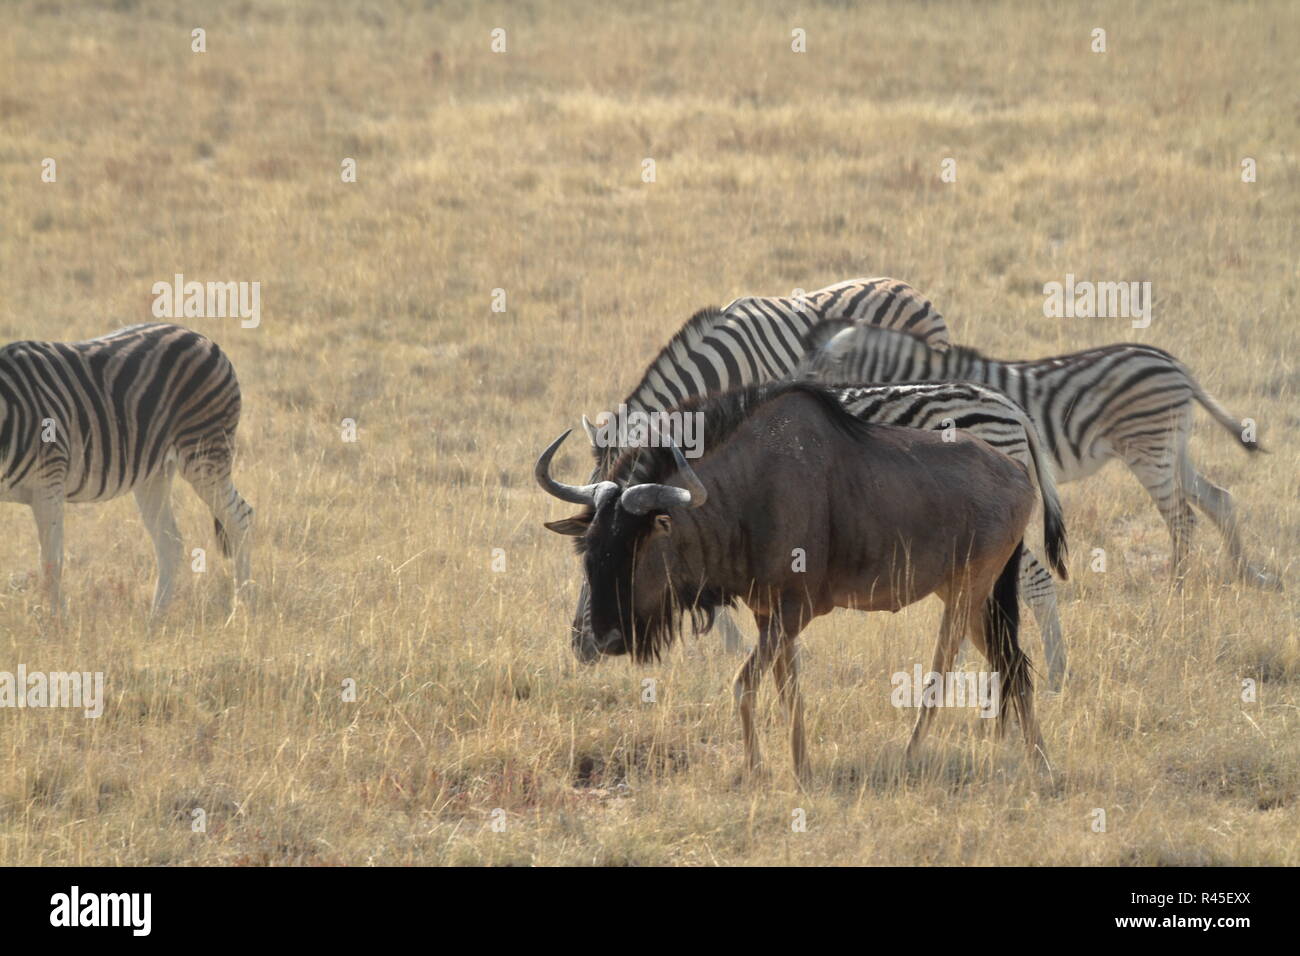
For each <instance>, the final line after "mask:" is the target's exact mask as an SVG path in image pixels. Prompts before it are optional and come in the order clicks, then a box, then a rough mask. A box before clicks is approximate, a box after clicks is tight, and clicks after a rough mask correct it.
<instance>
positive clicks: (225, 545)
mask: <svg viewBox="0 0 1300 956" xmlns="http://www.w3.org/2000/svg"><path fill="white" fill-rule="evenodd" d="M212 524H213V525H214V526H215V527H216V529H217V542H218V543H219V544H220V545H221V554H222V557H226V558H228V557H230V536H229V535H227V534H226V526H225V525H223V524H222V523H221V519H220V518H213V519H212Z"/></svg>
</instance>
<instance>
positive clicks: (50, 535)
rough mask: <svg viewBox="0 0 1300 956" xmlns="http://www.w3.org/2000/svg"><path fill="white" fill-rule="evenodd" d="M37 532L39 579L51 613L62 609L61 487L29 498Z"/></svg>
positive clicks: (54, 613) (53, 613)
mask: <svg viewBox="0 0 1300 956" xmlns="http://www.w3.org/2000/svg"><path fill="white" fill-rule="evenodd" d="M32 516H33V517H34V518H35V519H36V534H37V536H38V537H39V538H40V542H41V580H42V582H43V584H44V586H45V593H46V596H47V597H48V598H49V602H50V614H52V615H57V614H59V613H60V612H61V611H62V610H63V595H62V590H61V584H62V580H63V488H62V487H58V488H55V489H52V490H51V491H50V492H48V493H46V494H44V495H40V496H38V497H37V498H36V499H35V500H34V501H33V502H32Z"/></svg>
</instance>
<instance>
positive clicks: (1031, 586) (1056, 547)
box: [827, 380, 1066, 690]
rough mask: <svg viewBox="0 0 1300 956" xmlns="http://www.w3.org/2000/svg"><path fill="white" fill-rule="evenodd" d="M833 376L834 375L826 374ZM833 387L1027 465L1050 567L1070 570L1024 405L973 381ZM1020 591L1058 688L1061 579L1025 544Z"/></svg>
mask: <svg viewBox="0 0 1300 956" xmlns="http://www.w3.org/2000/svg"><path fill="white" fill-rule="evenodd" d="M827 381H828V382H829V380H827ZM828 388H829V389H830V391H831V394H833V395H834V396H835V397H836V398H837V399H839V401H840V403H841V404H843V405H844V407H845V408H846V409H847V410H848V412H849V414H851V415H852V416H853V417H854V418H857V419H859V420H861V421H865V422H875V423H877V424H881V425H902V426H906V427H908V428H925V429H930V430H933V431H942V432H948V431H950V430H951V432H952V433H953V434H955V433H956V432H957V431H962V432H966V433H967V434H969V435H974V436H975V437H976V438H980V439H983V440H984V441H985V442H987V443H988V444H990V445H992V446H993V447H994V448H996V449H997V450H998V451H1000V452H1002V453H1003V454H1005V455H1009V456H1010V457H1012V458H1014V459H1015V460H1016V461H1018V462H1020V463H1021V464H1022V465H1024V466H1025V470H1026V471H1028V472H1029V476H1030V478H1031V479H1033V480H1034V481H1035V483H1036V484H1037V485H1038V486H1039V491H1040V495H1041V497H1042V499H1043V504H1044V508H1045V511H1044V517H1045V520H1046V530H1045V534H1044V535H1043V538H1044V541H1045V543H1046V544H1047V546H1048V555H1049V559H1050V561H1051V563H1052V567H1053V568H1055V569H1056V571H1057V573H1058V574H1059V575H1060V576H1061V578H1062V580H1064V579H1065V577H1066V569H1065V554H1064V552H1065V535H1064V531H1063V529H1062V527H1061V519H1060V510H1061V505H1060V500H1059V499H1058V498H1057V494H1056V482H1055V480H1054V479H1053V476H1052V469H1051V465H1050V464H1048V461H1047V456H1046V455H1045V454H1042V453H1041V452H1040V438H1039V435H1038V429H1036V428H1035V427H1034V424H1033V422H1031V421H1030V420H1029V418H1028V416H1026V415H1025V412H1024V410H1023V409H1022V408H1021V407H1020V406H1019V405H1017V404H1016V403H1015V402H1013V401H1011V399H1009V398H1007V397H1006V396H1005V395H1003V394H1002V393H1001V392H998V391H995V390H994V389H991V388H985V387H984V386H981V385H975V384H972V383H970V382H924V383H914V384H906V385H870V386H860V385H852V386H850V385H836V384H828ZM1020 594H1021V597H1023V598H1024V600H1025V603H1026V604H1028V605H1029V606H1030V608H1031V609H1033V612H1034V618H1035V619H1036V620H1037V621H1038V627H1039V630H1040V632H1041V633H1042V638H1043V649H1044V654H1045V656H1046V658H1047V678H1048V682H1049V684H1050V686H1051V687H1052V689H1053V690H1059V689H1060V687H1061V681H1062V679H1063V678H1064V676H1065V663H1066V661H1065V658H1066V653H1065V645H1064V644H1063V643H1062V641H1061V620H1060V616H1059V614H1058V611H1057V601H1056V583H1055V582H1054V581H1053V580H1052V575H1051V574H1050V573H1049V572H1048V570H1047V568H1045V567H1043V565H1042V562H1040V561H1039V560H1038V557H1037V556H1036V555H1035V554H1034V552H1033V551H1031V550H1030V549H1029V548H1028V547H1026V546H1024V545H1023V544H1022V545H1021V553H1020Z"/></svg>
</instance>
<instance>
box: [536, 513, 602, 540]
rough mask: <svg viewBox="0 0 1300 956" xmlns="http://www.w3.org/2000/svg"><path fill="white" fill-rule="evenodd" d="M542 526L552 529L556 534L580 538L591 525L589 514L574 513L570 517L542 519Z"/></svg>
mask: <svg viewBox="0 0 1300 956" xmlns="http://www.w3.org/2000/svg"><path fill="white" fill-rule="evenodd" d="M542 526H543V527H544V528H547V529H549V530H551V531H554V532H555V533H556V534H567V535H571V536H573V537H575V538H580V537H582V536H583V535H584V534H586V533H587V529H588V528H589V527H591V515H587V514H583V515H574V516H573V517H572V518H561V519H560V520H559V521H544V522H543V523H542Z"/></svg>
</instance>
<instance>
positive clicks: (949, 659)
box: [906, 593, 970, 760]
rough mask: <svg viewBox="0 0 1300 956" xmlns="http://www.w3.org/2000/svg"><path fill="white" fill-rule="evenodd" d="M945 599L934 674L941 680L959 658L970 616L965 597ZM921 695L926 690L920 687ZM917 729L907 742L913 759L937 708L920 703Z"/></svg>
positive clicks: (910, 756)
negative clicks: (959, 650)
mask: <svg viewBox="0 0 1300 956" xmlns="http://www.w3.org/2000/svg"><path fill="white" fill-rule="evenodd" d="M940 597H942V598H943V602H944V603H943V621H942V622H941V623H940V624H939V640H938V643H936V644H935V646H934V661H933V663H932V665H931V667H930V670H931V672H933V673H936V674H939V675H940V677H939V680H946V679H947V675H948V674H949V673H950V672H951V671H952V666H953V661H955V660H956V659H957V649H958V647H960V646H961V639H962V635H963V634H965V633H966V620H967V618H968V617H969V614H970V604H969V601H968V600H967V599H966V596H965V595H964V594H961V593H958V594H956V595H955V596H954V595H952V594H941V595H940ZM916 690H917V692H918V693H920V692H921V691H922V690H923V688H916ZM917 704H918V709H917V714H916V726H914V727H913V728H912V739H911V740H909V741H908V742H907V752H906V757H907V759H908V760H911V759H912V757H913V756H914V755H915V753H916V748H917V747H918V746H920V743H921V741H922V740H923V739H924V737H925V734H926V731H927V730H928V729H929V727H930V721H931V720H933V719H934V710H935V708H933V707H927V706H925V704H924V702H923V701H921V700H918V701H917Z"/></svg>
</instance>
